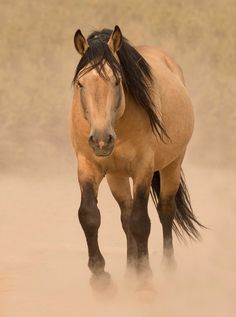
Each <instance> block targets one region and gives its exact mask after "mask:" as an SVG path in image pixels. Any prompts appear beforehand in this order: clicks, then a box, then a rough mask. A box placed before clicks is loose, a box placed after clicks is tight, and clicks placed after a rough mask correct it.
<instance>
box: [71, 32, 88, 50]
mask: <svg viewBox="0 0 236 317" xmlns="http://www.w3.org/2000/svg"><path fill="white" fill-rule="evenodd" d="M74 44H75V48H76V50H77V51H78V52H79V53H80V55H84V53H85V52H86V50H87V49H88V47H89V45H88V42H87V40H86V38H85V37H84V36H83V34H82V32H81V31H80V30H77V31H76V32H75V36H74Z"/></svg>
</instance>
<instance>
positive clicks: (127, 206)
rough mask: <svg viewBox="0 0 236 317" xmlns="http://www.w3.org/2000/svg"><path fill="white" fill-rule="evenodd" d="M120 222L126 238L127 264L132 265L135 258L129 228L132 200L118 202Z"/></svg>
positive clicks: (134, 244) (133, 243)
mask: <svg viewBox="0 0 236 317" xmlns="http://www.w3.org/2000/svg"><path fill="white" fill-rule="evenodd" d="M119 205H120V209H121V223H122V227H123V230H124V232H125V235H126V239H127V266H128V267H133V266H134V265H135V263H136V260H137V245H136V241H135V239H134V237H133V234H132V232H131V229H130V216H131V212H132V205H133V204H132V201H130V202H124V203H120V204H119Z"/></svg>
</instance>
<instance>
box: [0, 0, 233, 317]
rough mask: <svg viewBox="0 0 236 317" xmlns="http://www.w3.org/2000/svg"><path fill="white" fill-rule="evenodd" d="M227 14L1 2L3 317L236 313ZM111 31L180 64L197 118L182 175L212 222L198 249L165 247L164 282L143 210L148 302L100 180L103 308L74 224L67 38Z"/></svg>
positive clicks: (224, 10) (183, 6)
mask: <svg viewBox="0 0 236 317" xmlns="http://www.w3.org/2000/svg"><path fill="white" fill-rule="evenodd" d="M235 17H236V2H235V1H234V0H224V1H223V0H214V1H213V0H207V1H203V0H199V1H194V0H188V1H187V0H186V1H179V0H176V1H171V0H168V1H167V0H165V1H164V0H160V1H156V0H148V1H141V0H137V1H134V0H129V1H122V2H117V1H106V0H100V1H98V0H90V1H83V0H77V1H74V0H67V1H59V0H58V1H52V0H48V1H29V0H19V1H16V0H0V61H1V69H0V122H1V124H0V173H1V178H0V185H1V188H0V191H1V202H0V204H1V206H0V208H1V209H0V218H1V220H0V222H1V223H0V250H1V260H0V265H1V266H0V304H2V305H0V307H1V308H0V310H2V313H1V316H3V317H8V316H9V317H13V316H17V317H18V316H40V317H41V316H49V315H50V316H52V315H57V316H65V315H66V314H70V316H81V315H82V314H83V315H86V316H91V315H93V314H95V315H96V316H100V315H103V316H104V315H105V316H106V315H112V316H120V315H123V316H129V317H130V316H135V317H136V316H156V315H157V314H158V313H159V314H161V316H169V315H172V314H173V313H174V314H176V312H179V313H178V315H181V316H200V315H201V316H208V315H212V314H214V316H222V315H223V314H224V315H227V316H234V315H235V311H236V309H235V298H236V287H235V281H236V272H235V265H236V257H235V255H234V250H235V242H236V237H235V232H236V216H235V212H236V210H235V206H236V199H235V176H236V174H235V168H236V149H235V141H236V132H235V131H236V107H235V100H236V89H235V86H236V23H235ZM116 24H118V25H119V26H120V27H121V30H122V31H123V34H124V35H125V36H126V37H127V38H128V39H129V40H130V41H131V43H133V44H135V45H136V44H137V45H138V44H149V45H158V46H160V47H161V48H163V49H164V50H166V51H167V52H168V53H169V54H170V55H171V56H173V57H174V58H175V59H176V60H177V62H178V63H179V64H180V65H181V67H182V68H183V71H184V74H185V78H186V82H187V87H188V89H189V92H190V94H191V96H192V100H193V104H194V109H195V115H196V125H195V132H194V136H193V139H192V141H191V143H190V145H189V147H188V153H187V157H186V160H185V166H184V167H185V171H186V176H187V179H188V184H189V188H190V193H191V196H192V201H193V205H194V208H195V209H196V213H197V215H198V216H199V218H200V219H201V220H202V222H204V224H206V225H208V226H209V227H210V228H211V230H209V231H206V232H205V233H203V242H202V243H201V244H193V245H190V247H189V248H186V247H184V246H180V245H179V244H177V243H176V250H177V258H178V260H179V261H178V262H179V270H178V272H177V274H176V277H175V278H174V280H173V281H172V282H171V284H169V283H170V281H166V280H165V279H164V277H163V279H162V275H161V273H160V263H159V262H160V258H161V243H162V242H161V231H160V225H159V223H158V221H157V217H156V214H155V211H154V209H153V206H152V205H150V215H151V217H153V221H152V222H153V231H152V232H153V233H152V236H151V238H150V250H151V259H152V262H153V263H152V264H153V269H154V272H155V274H154V276H155V279H154V280H155V283H156V286H157V289H158V295H157V296H156V297H155V300H154V301H151V302H149V304H148V305H147V304H146V303H145V302H144V303H143V304H142V301H141V304H140V301H139V300H138V301H137V300H136V297H135V296H134V295H133V293H132V292H131V293H130V292H129V290H127V288H126V287H124V285H123V272H124V266H125V248H124V247H125V240H124V236H123V234H122V231H121V228H120V224H119V213H118V209H117V207H116V205H115V202H114V201H113V200H112V198H111V196H110V194H109V193H108V191H107V187H106V185H103V187H102V190H101V194H100V207H101V210H103V215H102V217H103V218H102V219H103V227H102V228H101V245H102V248H103V250H105V255H106V259H107V262H108V266H109V269H110V271H112V274H113V275H114V277H115V280H116V284H117V285H118V287H117V288H118V295H117V296H115V297H114V298H113V299H112V300H109V301H107V299H106V300H105V304H104V298H103V299H101V298H97V297H95V298H94V295H93V294H92V293H91V291H90V288H89V286H88V279H89V272H88V270H87V268H86V262H87V254H86V252H87V251H86V246H85V240H84V237H83V233H82V230H81V229H80V227H79V224H78V221H77V217H76V213H77V211H76V210H77V208H78V204H79V191H78V186H77V182H76V162H75V159H74V153H73V151H72V147H71V144H70V137H69V113H70V105H71V100H72V87H71V81H72V78H73V74H74V70H75V67H76V65H77V63H78V61H79V56H78V53H77V52H76V51H75V49H74V46H73V36H74V33H75V31H76V30H77V29H78V28H81V29H82V31H83V33H84V35H86V36H87V35H88V34H89V33H90V32H91V31H93V30H95V29H101V28H104V27H105V28H113V27H114V25H116ZM107 197H108V198H109V199H107ZM104 198H105V199H104ZM115 222H116V224H117V226H114V223H115ZM110 224H112V230H111V229H110ZM155 229H156V230H155ZM132 296H133V297H132ZM130 298H132V299H131V300H130ZM92 303H93V305H92Z"/></svg>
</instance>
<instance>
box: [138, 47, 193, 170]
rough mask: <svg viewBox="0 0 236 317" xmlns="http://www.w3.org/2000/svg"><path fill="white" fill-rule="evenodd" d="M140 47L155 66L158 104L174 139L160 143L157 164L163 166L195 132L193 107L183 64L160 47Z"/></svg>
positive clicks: (168, 132)
mask: <svg viewBox="0 0 236 317" xmlns="http://www.w3.org/2000/svg"><path fill="white" fill-rule="evenodd" d="M136 49H137V50H138V51H139V53H140V54H141V55H142V56H143V57H144V58H145V60H146V61H147V62H148V63H149V65H150V66H151V68H152V73H153V75H154V87H153V88H154V89H153V90H154V98H155V104H156V106H157V109H158V113H161V117H162V120H163V122H164V126H165V128H166V131H167V134H168V135H169V137H170V140H171V142H169V141H168V140H167V142H166V143H158V146H157V150H156V159H155V161H156V164H155V165H156V167H157V168H159V167H160V166H163V165H165V164H166V163H167V162H168V161H169V160H170V161H171V160H173V158H174V157H177V156H178V155H181V153H183V152H184V151H185V149H186V146H187V144H188V141H189V140H190V138H191V136H192V132H193V125H194V117H193V108H192V103H191V100H190V97H189V94H188V92H187V89H186V87H185V81H184V76H183V72H182V69H181V68H180V66H179V65H178V64H177V63H176V62H175V61H174V60H173V59H172V58H171V57H170V56H168V55H167V54H166V53H165V52H164V51H162V50H161V49H159V48H157V47H149V46H139V47H136Z"/></svg>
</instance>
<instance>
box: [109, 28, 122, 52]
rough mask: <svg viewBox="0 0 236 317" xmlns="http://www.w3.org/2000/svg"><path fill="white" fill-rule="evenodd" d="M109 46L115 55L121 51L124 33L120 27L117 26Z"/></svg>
mask: <svg viewBox="0 0 236 317" xmlns="http://www.w3.org/2000/svg"><path fill="white" fill-rule="evenodd" d="M107 44H108V46H109V47H110V49H111V50H112V52H113V53H116V52H117V51H119V49H120V47H121V44H122V33H121V30H120V28H119V26H118V25H116V26H115V28H114V31H113V32H112V34H111V36H110V38H109V41H108V43H107Z"/></svg>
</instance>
